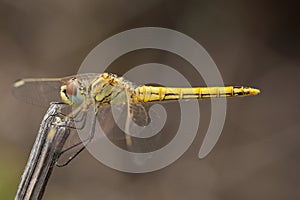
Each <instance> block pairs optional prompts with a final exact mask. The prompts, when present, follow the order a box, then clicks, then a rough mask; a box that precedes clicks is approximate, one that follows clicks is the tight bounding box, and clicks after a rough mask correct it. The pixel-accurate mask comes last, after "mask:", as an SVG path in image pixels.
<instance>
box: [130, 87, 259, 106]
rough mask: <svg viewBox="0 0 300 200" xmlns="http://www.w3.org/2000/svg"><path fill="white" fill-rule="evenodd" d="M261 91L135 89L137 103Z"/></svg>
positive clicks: (218, 88)
mask: <svg viewBox="0 0 300 200" xmlns="http://www.w3.org/2000/svg"><path fill="white" fill-rule="evenodd" d="M259 93H260V91H259V90H258V89H255V88H250V87H237V86H226V87H194V88H171V87H160V86H140V87H137V88H136V89H135V95H134V98H133V99H134V101H135V102H151V101H168V100H178V99H201V98H214V97H235V96H254V95H257V94H259Z"/></svg>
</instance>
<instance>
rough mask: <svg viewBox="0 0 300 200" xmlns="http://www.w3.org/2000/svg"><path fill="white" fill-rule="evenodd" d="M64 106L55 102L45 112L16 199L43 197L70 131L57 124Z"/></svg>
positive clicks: (61, 118)
mask: <svg viewBox="0 0 300 200" xmlns="http://www.w3.org/2000/svg"><path fill="white" fill-rule="evenodd" d="M62 107H63V105H62V104H56V103H53V104H51V105H50V107H49V109H48V111H47V113H46V114H45V116H44V118H43V121H42V123H41V126H40V129H39V132H38V135H37V138H36V141H35V143H34V145H33V148H32V150H31V153H30V156H29V159H28V162H27V165H26V167H25V170H24V173H23V175H22V179H21V182H20V184H19V187H18V190H17V194H16V196H15V200H29V199H30V200H35V199H41V198H42V196H43V194H44V191H45V188H46V185H47V182H48V179H49V177H50V175H51V173H52V170H53V166H54V165H55V163H56V161H57V160H58V158H59V155H60V154H59V153H60V152H61V150H62V148H63V145H64V143H65V141H66V139H67V138H68V136H69V133H70V130H69V129H68V128H66V127H64V126H57V125H55V124H57V123H59V122H61V121H63V120H64V118H63V117H59V115H57V113H60V111H61V109H62Z"/></svg>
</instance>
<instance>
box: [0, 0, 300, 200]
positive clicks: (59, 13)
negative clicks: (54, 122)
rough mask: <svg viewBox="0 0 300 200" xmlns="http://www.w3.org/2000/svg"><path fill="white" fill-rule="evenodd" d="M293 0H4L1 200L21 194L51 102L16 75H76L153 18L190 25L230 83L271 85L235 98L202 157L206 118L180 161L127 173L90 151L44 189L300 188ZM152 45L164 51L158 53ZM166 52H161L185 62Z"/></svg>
mask: <svg viewBox="0 0 300 200" xmlns="http://www.w3.org/2000/svg"><path fill="white" fill-rule="evenodd" d="M293 2H294V1H282V2H281V3H275V2H274V1H267V0H265V1H238V0H235V1H234V0H229V1H221V0H216V1H205V2H204V1H196V0H195V1H190V0H185V1H176V2H175V1H172V0H151V1H138V0H131V1H125V0H113V1H96V0H88V1H58V0H56V1H43V2H36V1H9V0H2V1H0V67H1V73H0V94H1V98H0V106H1V114H0V199H1V200H2V199H3V200H6V199H12V198H13V197H14V194H15V192H16V189H17V186H18V183H19V180H20V176H21V174H22V172H23V169H24V166H25V164H26V161H27V158H28V155H29V153H30V150H31V147H32V144H33V142H34V140H35V136H36V134H37V131H38V128H39V123H40V121H41V119H42V117H43V115H44V113H45V111H46V109H47V108H46V107H37V106H33V105H29V104H25V103H23V102H20V101H18V100H16V99H15V98H14V97H13V96H12V95H11V85H12V83H13V82H14V81H15V80H16V79H19V78H23V77H61V76H66V75H71V74H75V73H76V72H77V69H78V67H79V66H80V64H81V62H82V61H83V59H84V58H85V56H86V55H87V54H88V53H89V52H90V51H91V50H92V49H93V48H94V47H95V46H96V45H97V44H99V43H100V42H101V41H103V40H104V39H106V38H108V37H109V36H111V35H114V34H116V33H119V32H120V31H124V30H127V29H131V28H136V27H144V26H159V27H166V28H171V29H175V30H178V31H180V32H182V33H184V34H187V35H189V36H190V37H192V38H194V39H195V40H197V41H198V42H199V43H200V44H202V45H203V46H204V48H206V50H207V51H208V52H209V54H210V55H211V56H212V58H213V59H214V61H215V62H216V64H217V65H218V67H219V70H220V72H221V74H222V76H223V79H224V82H225V84H227V85H230V84H234V85H250V86H257V87H259V88H260V89H261V90H262V94H261V95H260V96H258V97H252V98H239V99H230V100H228V110H227V119H226V123H225V126H224V130H223V133H222V136H221V138H220V140H219V142H218V143H217V145H216V146H215V148H214V149H213V151H212V152H211V154H210V155H209V156H208V157H206V158H205V159H203V160H199V159H198V157H197V154H198V151H199V148H200V145H201V142H202V138H203V134H205V128H201V129H200V130H199V134H198V135H199V136H198V137H197V138H196V141H195V142H194V143H193V145H192V146H191V147H190V148H189V149H188V151H187V152H186V153H185V154H184V155H183V156H182V157H181V158H180V159H179V160H177V161H176V162H175V163H174V164H172V165H171V166H168V167H166V168H164V169H162V170H160V171H156V172H153V173H148V174H138V175H137V174H125V173H121V172H117V171H115V170H112V169H110V168H108V167H106V166H104V165H102V164H100V163H99V162H98V161H96V160H95V159H94V158H93V157H92V156H90V155H89V154H88V153H87V152H84V153H82V154H81V155H80V156H79V157H78V158H77V159H75V160H74V161H73V162H72V163H71V164H70V165H68V166H67V167H64V168H55V170H54V172H53V175H52V177H51V179H50V181H49V184H48V187H47V190H46V193H45V196H44V199H46V200H52V199H65V200H66V199H73V200H77V199H110V200H113V199H142V198H143V199H151V200H152V199H206V200H219V199H222V200H223V199H228V200H231V199H244V200H247V199H249V200H250V199H273V200H274V199H300V190H299V188H300V173H299V167H300V159H299V154H298V153H299V150H300V135H299V131H300V125H299V124H298V122H299V103H298V102H299V97H300V96H299V89H298V86H299V83H300V79H299V74H300V68H299V64H300V59H299V50H300V37H299V35H300V20H299V13H298V11H299V7H297V5H296V4H295V3H293ZM295 2H297V1H295ZM143 56H144V57H146V59H145V60H144V62H145V63H146V62H148V61H149V60H150V61H153V60H155V61H160V59H157V57H160V53H159V52H156V53H151V56H152V58H151V59H149V58H148V57H149V56H148V57H147V56H145V55H144V54H143ZM143 56H142V57H139V56H135V57H137V59H141V58H143ZM167 57H168V56H167V55H165V57H164V58H163V59H161V60H163V61H166V60H168V62H166V64H169V65H172V64H176V62H174V61H173V62H172V59H167ZM174 59H175V58H174ZM141 60H142V59H141ZM139 62H143V60H142V61H139ZM118 63H119V64H120V65H119V69H118V68H117V67H116V68H114V70H115V71H118V70H120V71H122V72H124V68H122V67H123V66H124V67H132V66H130V65H131V64H132V63H134V62H133V61H132V60H131V59H129V58H127V59H126V57H124V58H123V59H121V60H120V61H118ZM177 65H178V64H177ZM133 66H134V65H133ZM121 68H122V69H121ZM177 68H178V69H180V71H183V72H185V73H189V72H190V70H191V69H190V66H184V65H182V66H179V67H177ZM193 85H197V83H196V82H193ZM200 104H201V109H202V111H203V112H201V116H205V115H209V113H210V112H209V109H210V106H209V103H208V102H207V101H203V102H202V101H201V102H200ZM208 118H209V117H208ZM205 120H207V119H205V118H204V121H205Z"/></svg>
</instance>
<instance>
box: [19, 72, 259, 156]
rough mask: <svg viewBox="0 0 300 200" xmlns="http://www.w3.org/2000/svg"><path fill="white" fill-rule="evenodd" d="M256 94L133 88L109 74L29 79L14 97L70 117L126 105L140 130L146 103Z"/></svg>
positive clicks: (235, 89)
mask: <svg viewBox="0 0 300 200" xmlns="http://www.w3.org/2000/svg"><path fill="white" fill-rule="evenodd" d="M259 93H260V90H259V89H256V88H251V87H240V86H225V87H190V88H179V87H178V88H177V87H176V88H175V87H162V86H146V85H142V86H137V87H135V86H134V85H133V84H132V83H131V82H129V81H127V80H125V79H124V78H123V77H118V76H117V75H115V74H110V73H102V74H79V75H74V76H69V77H64V78H32V79H31V78H29V79H21V80H19V81H17V82H15V84H14V94H15V96H16V97H18V98H21V99H24V100H26V101H29V102H32V103H34V104H42V103H45V102H46V103H50V102H53V101H57V102H63V103H65V104H67V105H70V106H72V107H73V108H76V109H73V112H72V115H78V113H80V112H84V111H86V110H87V109H88V107H89V106H93V108H95V109H94V112H95V113H94V114H95V116H96V115H98V113H99V109H102V108H104V107H107V106H110V105H121V104H128V105H129V107H128V116H129V117H131V119H133V121H134V122H136V123H137V124H139V125H141V126H143V125H146V124H147V123H148V122H147V121H148V119H147V117H148V115H147V113H146V112H147V111H146V110H145V109H144V107H143V105H144V104H145V103H150V102H164V101H174V100H180V99H203V98H215V97H243V96H254V95H257V94H259ZM69 117H71V115H69ZM95 118H96V117H95ZM94 120H95V119H94ZM93 124H95V123H93ZM125 135H126V137H125V141H126V144H127V145H128V146H130V145H131V144H132V141H131V137H130V136H129V135H127V134H125ZM91 139H92V137H91V138H90V140H91ZM90 140H89V141H90ZM83 148H84V147H83ZM70 160H71V159H70Z"/></svg>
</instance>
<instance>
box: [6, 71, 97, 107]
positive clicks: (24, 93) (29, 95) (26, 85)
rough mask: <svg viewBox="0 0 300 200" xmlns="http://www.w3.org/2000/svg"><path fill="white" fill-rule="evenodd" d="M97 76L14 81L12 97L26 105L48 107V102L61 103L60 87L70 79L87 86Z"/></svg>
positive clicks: (84, 75) (80, 75)
mask: <svg viewBox="0 0 300 200" xmlns="http://www.w3.org/2000/svg"><path fill="white" fill-rule="evenodd" d="M98 75H99V74H96V73H87V74H79V75H73V76H67V77H63V78H28V79H21V80H19V81H16V82H15V83H14V85H13V89H12V93H13V95H14V96H15V97H16V98H18V99H20V100H22V101H25V102H27V103H30V104H34V105H44V106H48V105H49V103H50V102H61V98H60V87H61V86H62V85H63V84H64V83H66V82H67V81H68V80H70V79H71V78H74V77H76V78H77V79H78V80H80V81H82V82H83V83H84V84H89V83H90V82H91V81H92V80H94V79H95V78H96V77H97V76H98Z"/></svg>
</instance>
